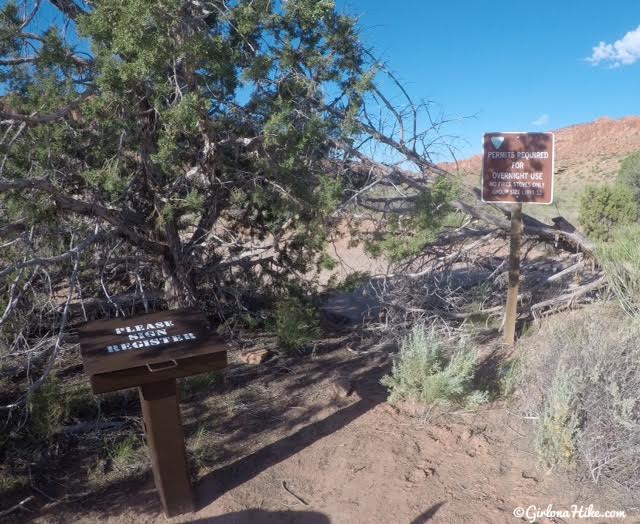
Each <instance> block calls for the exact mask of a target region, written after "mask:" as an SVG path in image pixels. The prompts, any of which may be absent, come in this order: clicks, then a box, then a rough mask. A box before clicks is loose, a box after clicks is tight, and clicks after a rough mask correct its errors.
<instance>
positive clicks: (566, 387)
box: [536, 369, 579, 467]
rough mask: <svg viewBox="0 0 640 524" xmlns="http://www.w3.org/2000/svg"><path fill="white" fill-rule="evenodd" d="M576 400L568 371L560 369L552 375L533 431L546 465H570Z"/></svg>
mask: <svg viewBox="0 0 640 524" xmlns="http://www.w3.org/2000/svg"><path fill="white" fill-rule="evenodd" d="M577 403H578V398H577V391H576V389H575V384H574V381H573V377H572V376H571V372H570V370H568V369H563V370H562V372H561V373H557V374H555V375H554V377H553V381H552V382H551V389H550V390H549V392H548V395H547V399H546V404H545V409H544V412H543V413H542V415H541V419H540V422H539V425H538V429H537V431H536V448H537V451H538V453H539V455H540V457H541V459H542V460H543V461H544V462H545V464H546V465H557V464H559V465H563V466H565V467H573V465H574V463H575V460H576V457H575V455H576V449H575V447H576V437H577V435H578V431H579V420H578V407H577V406H578V404H577Z"/></svg>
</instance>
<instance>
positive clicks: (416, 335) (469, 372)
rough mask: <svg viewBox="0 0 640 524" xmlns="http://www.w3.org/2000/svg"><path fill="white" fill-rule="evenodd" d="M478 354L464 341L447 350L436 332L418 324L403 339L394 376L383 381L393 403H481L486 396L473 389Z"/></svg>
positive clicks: (394, 365) (396, 359)
mask: <svg viewBox="0 0 640 524" xmlns="http://www.w3.org/2000/svg"><path fill="white" fill-rule="evenodd" d="M477 364H478V357H477V354H476V352H475V351H474V350H473V349H472V348H471V347H470V345H469V344H467V343H466V342H465V341H464V340H460V341H459V342H458V344H457V346H456V347H455V348H453V349H452V350H449V351H448V350H447V349H446V347H445V344H444V342H443V340H442V338H441V336H440V335H439V334H438V332H437V331H436V330H435V329H429V328H427V327H426V326H425V325H423V324H418V325H416V326H414V327H413V328H412V330H411V331H410V332H409V333H408V334H407V335H406V336H405V337H404V338H403V339H402V340H401V342H400V351H399V353H398V354H397V355H396V357H395V359H394V361H393V369H392V371H391V374H390V375H387V376H385V377H384V378H383V379H382V384H383V385H384V386H386V387H387V388H388V389H389V392H390V395H389V401H390V402H397V401H400V400H416V401H418V402H424V403H427V404H444V405H449V404H457V405H468V404H478V403H482V402H484V401H486V398H487V397H486V394H485V393H482V392H479V391H475V390H474V389H473V379H474V375H475V372H476V369H477Z"/></svg>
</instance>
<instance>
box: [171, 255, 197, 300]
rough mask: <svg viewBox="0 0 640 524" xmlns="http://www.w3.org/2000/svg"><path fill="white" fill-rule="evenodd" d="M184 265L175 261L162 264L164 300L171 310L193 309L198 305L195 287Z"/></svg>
mask: <svg viewBox="0 0 640 524" xmlns="http://www.w3.org/2000/svg"><path fill="white" fill-rule="evenodd" d="M181 266H182V265H181V264H180V265H176V263H175V261H173V260H165V261H163V264H162V276H163V277H164V286H163V291H164V300H165V302H166V303H167V305H168V306H169V308H170V309H178V308H183V307H192V306H195V305H196V304H197V302H198V301H197V299H196V294H195V285H194V283H193V280H192V279H191V278H190V276H189V275H188V274H187V273H186V271H185V270H184V267H181Z"/></svg>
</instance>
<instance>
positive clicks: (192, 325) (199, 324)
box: [79, 309, 227, 517]
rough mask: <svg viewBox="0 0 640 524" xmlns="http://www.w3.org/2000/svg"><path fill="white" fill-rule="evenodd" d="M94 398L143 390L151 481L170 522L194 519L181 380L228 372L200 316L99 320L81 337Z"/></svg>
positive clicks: (223, 352)
mask: <svg viewBox="0 0 640 524" xmlns="http://www.w3.org/2000/svg"><path fill="white" fill-rule="evenodd" d="M79 333H80V349H81V353H82V362H83V366H84V370H85V373H87V375H89V379H90V381H91V388H92V389H93V392H94V393H106V392H109V391H117V390H120V389H126V388H131V387H138V388H139V391H140V404H141V406H142V415H143V418H144V430H145V435H146V438H147V445H148V447H149V454H150V456H151V464H152V467H153V477H154V480H155V484H156V488H157V489H158V492H159V495H160V500H161V502H162V507H163V508H164V512H165V514H166V515H167V516H168V517H172V516H175V515H180V514H182V513H187V512H190V511H193V508H194V503H193V495H192V492H191V483H190V481H189V472H188V468H187V458H186V452H185V445H184V434H183V431H182V423H181V421H180V407H179V404H178V394H177V387H176V379H177V378H180V377H186V376H189V375H194V374H196V373H202V372H205V371H211V370H215V369H222V368H224V367H225V366H226V365H227V352H226V348H225V346H224V344H223V343H222V342H221V341H220V340H219V339H217V337H216V336H215V335H214V333H213V332H212V331H211V328H210V326H209V324H208V322H207V319H206V317H205V316H204V315H203V314H202V313H200V312H198V311H195V310H192V309H183V310H175V311H163V312H160V313H152V314H150V315H141V316H138V317H133V318H126V319H122V318H117V319H112V320H99V321H95V322H90V323H88V324H85V325H84V326H82V327H81V328H80V329H79Z"/></svg>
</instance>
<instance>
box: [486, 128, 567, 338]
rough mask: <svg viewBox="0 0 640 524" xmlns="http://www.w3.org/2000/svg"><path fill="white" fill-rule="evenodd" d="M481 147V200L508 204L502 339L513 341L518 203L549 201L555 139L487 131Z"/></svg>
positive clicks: (520, 226)
mask: <svg viewBox="0 0 640 524" xmlns="http://www.w3.org/2000/svg"><path fill="white" fill-rule="evenodd" d="M483 149H484V156H483V162H482V201H483V202H487V203H497V204H511V205H510V208H511V235H510V246H509V288H508V291H507V303H506V306H505V316H504V341H505V343H506V344H509V345H513V344H514V343H515V334H516V321H517V318H518V291H519V286H520V248H521V246H522V233H523V223H522V204H523V203H529V204H551V203H552V202H553V174H554V153H555V139H554V135H553V133H487V134H485V135H484V140H483Z"/></svg>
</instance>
